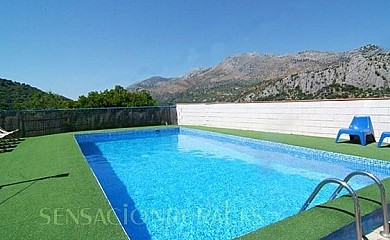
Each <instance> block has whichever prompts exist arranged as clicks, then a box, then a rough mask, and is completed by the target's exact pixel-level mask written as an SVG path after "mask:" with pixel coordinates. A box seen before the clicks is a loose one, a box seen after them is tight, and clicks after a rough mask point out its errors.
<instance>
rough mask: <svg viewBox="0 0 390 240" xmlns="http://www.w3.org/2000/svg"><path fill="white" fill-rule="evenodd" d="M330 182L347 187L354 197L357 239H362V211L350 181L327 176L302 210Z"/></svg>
mask: <svg viewBox="0 0 390 240" xmlns="http://www.w3.org/2000/svg"><path fill="white" fill-rule="evenodd" d="M328 183H336V184H338V185H339V186H340V187H341V188H345V189H347V191H348V192H349V194H350V195H351V197H352V200H353V204H354V208H355V225H356V239H358V240H361V239H362V238H363V230H362V217H361V213H360V204H359V199H358V197H357V195H356V192H355V191H354V190H353V189H352V188H351V186H349V185H348V183H346V182H344V181H342V180H340V179H337V178H327V179H324V180H322V181H321V182H320V183H319V184H318V185H317V187H316V188H315V189H314V191H313V192H312V194H311V195H310V197H309V198H308V199H307V200H306V202H305V203H304V204H303V206H302V208H301V210H299V211H300V212H302V211H305V210H306V209H307V207H308V206H309V205H310V203H311V202H312V201H313V200H314V198H315V197H316V196H317V194H318V192H319V191H320V190H321V189H322V187H323V186H325V185H326V184H328Z"/></svg>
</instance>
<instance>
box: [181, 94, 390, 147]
mask: <svg viewBox="0 0 390 240" xmlns="http://www.w3.org/2000/svg"><path fill="white" fill-rule="evenodd" d="M176 109H177V114H178V124H179V125H199V126H210V127H221V128H233V129H246V130H257V131H265V132H278V133H288V134H290V133H291V134H299V135H309V136H323V137H332V138H334V137H336V134H337V132H338V130H339V129H340V128H343V127H348V126H349V124H350V122H351V120H352V118H353V116H354V115H369V116H371V120H372V122H373V125H374V130H375V137H376V140H377V141H378V140H379V137H380V134H381V133H382V132H383V131H390V100H354V101H313V102H309V101H302V102H263V103H223V104H177V106H176ZM342 138H348V135H343V136H342Z"/></svg>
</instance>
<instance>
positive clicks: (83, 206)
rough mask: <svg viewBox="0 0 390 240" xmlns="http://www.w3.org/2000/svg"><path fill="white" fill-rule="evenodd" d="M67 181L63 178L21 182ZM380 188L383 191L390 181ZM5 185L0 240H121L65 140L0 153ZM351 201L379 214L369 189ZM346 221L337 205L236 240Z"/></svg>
mask: <svg viewBox="0 0 390 240" xmlns="http://www.w3.org/2000/svg"><path fill="white" fill-rule="evenodd" d="M191 127H193V126H191ZM193 128H197V129H202V130H208V131H214V132H220V133H226V134H233V135H239V136H244V137H251V138H256V139H263V140H270V141H276V142H282V143H287V144H293V145H298V146H304V147H311V148H316V149H323V150H328V151H334V152H340V153H346V154H351V155H358V156H363V157H371V158H377V159H384V160H388V159H390V149H389V148H387V147H385V148H381V149H377V148H376V145H375V144H369V145H368V146H366V147H362V146H360V145H358V144H350V143H340V144H335V143H334V139H330V138H319V137H306V136H296V135H288V134H277V133H264V132H256V131H242V130H232V129H220V128H207V127H193ZM134 129H139V128H134ZM127 130H128V129H127ZM115 131H116V130H115ZM66 173H69V176H63V177H58V178H48V179H42V180H36V181H27V182H23V181H26V180H30V179H36V178H42V177H46V176H53V175H58V174H66ZM19 182H23V183H19ZM13 183H16V184H13ZM384 183H385V186H386V189H387V190H388V191H389V190H390V180H385V181H384ZM4 184H13V185H9V186H5V187H2V188H0V219H1V220H0V239H127V237H126V235H125V233H124V232H123V230H122V228H121V226H120V225H119V222H118V221H117V220H116V219H115V218H114V217H113V216H112V215H110V214H112V212H111V208H110V206H109V203H108V202H107V200H106V198H105V196H104V194H103V192H102V191H101V189H100V187H99V185H98V183H97V182H96V180H95V178H94V176H93V174H92V172H91V170H90V169H89V166H88V164H87V162H86V161H85V159H84V157H83V155H82V153H81V151H80V150H79V148H78V146H77V143H76V142H75V140H74V138H73V134H72V133H64V134H55V135H49V136H41V137H32V138H27V139H26V140H25V141H22V142H21V143H20V144H18V145H17V147H16V148H15V149H14V150H13V151H12V152H6V153H0V185H4ZM358 194H359V196H361V197H363V198H365V199H361V200H360V201H361V206H362V215H364V214H366V213H368V212H371V211H373V210H375V209H378V208H379V207H380V206H379V204H378V203H377V202H378V201H379V194H378V190H377V188H376V186H369V187H366V188H364V189H362V190H359V191H358ZM375 201H376V202H375ZM326 206H327V207H326ZM330 207H331V208H330ZM337 209H339V210H337ZM340 209H342V210H343V211H340ZM345 211H346V212H345ZM348 212H349V214H348ZM351 214H353V207H352V202H351V199H349V198H348V197H342V198H339V199H336V200H334V201H331V202H329V203H327V204H326V205H325V207H315V208H312V209H310V210H308V211H305V212H303V213H301V214H298V215H295V216H292V217H290V218H287V219H285V220H283V221H280V222H277V223H275V224H272V225H270V226H267V227H264V228H262V229H260V230H258V231H255V232H253V233H250V234H248V235H246V236H243V237H241V238H240V239H319V238H321V237H323V236H326V235H327V234H329V233H331V232H333V231H335V230H337V229H338V228H340V227H341V226H343V225H345V224H348V223H350V222H353V221H354V217H353V216H351Z"/></svg>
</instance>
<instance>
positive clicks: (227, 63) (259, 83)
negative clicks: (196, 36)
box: [129, 45, 390, 103]
mask: <svg viewBox="0 0 390 240" xmlns="http://www.w3.org/2000/svg"><path fill="white" fill-rule="evenodd" d="M389 69H390V52H389V51H386V50H384V49H381V48H380V47H378V46H376V45H366V46H363V47H361V48H359V49H355V50H351V51H347V52H341V53H332V52H319V51H304V52H299V53H295V54H286V55H274V54H258V53H246V54H241V55H236V56H231V57H228V58H226V59H225V60H223V61H222V62H221V63H220V64H218V65H216V66H214V67H210V68H201V69H196V70H193V71H191V72H189V73H188V74H187V75H185V76H182V77H176V78H162V77H153V78H149V79H147V80H144V81H141V82H140V83H137V84H133V85H131V86H130V87H129V89H130V90H148V91H150V93H151V95H152V96H153V97H155V98H156V99H157V100H158V101H159V102H160V103H175V102H251V101H263V100H268V101H272V100H286V99H323V98H328V99H333V98H364V97H383V96H390V86H389V81H390V70H389Z"/></svg>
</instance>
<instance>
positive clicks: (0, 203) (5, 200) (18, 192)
mask: <svg viewBox="0 0 390 240" xmlns="http://www.w3.org/2000/svg"><path fill="white" fill-rule="evenodd" d="M34 183H36V182H32V183H31V184H29V185H27V186H26V187H24V188H22V189H20V190H19V191H17V192H16V193H14V194H12V195H11V196H9V197H8V198H6V199H4V200H3V201H1V202H0V205H2V204H4V203H5V202H7V201H8V200H10V199H11V198H13V197H15V196H17V195H19V194H20V193H22V192H23V191H24V190H27V189H28V188H30V187H31V186H32V185H34Z"/></svg>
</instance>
